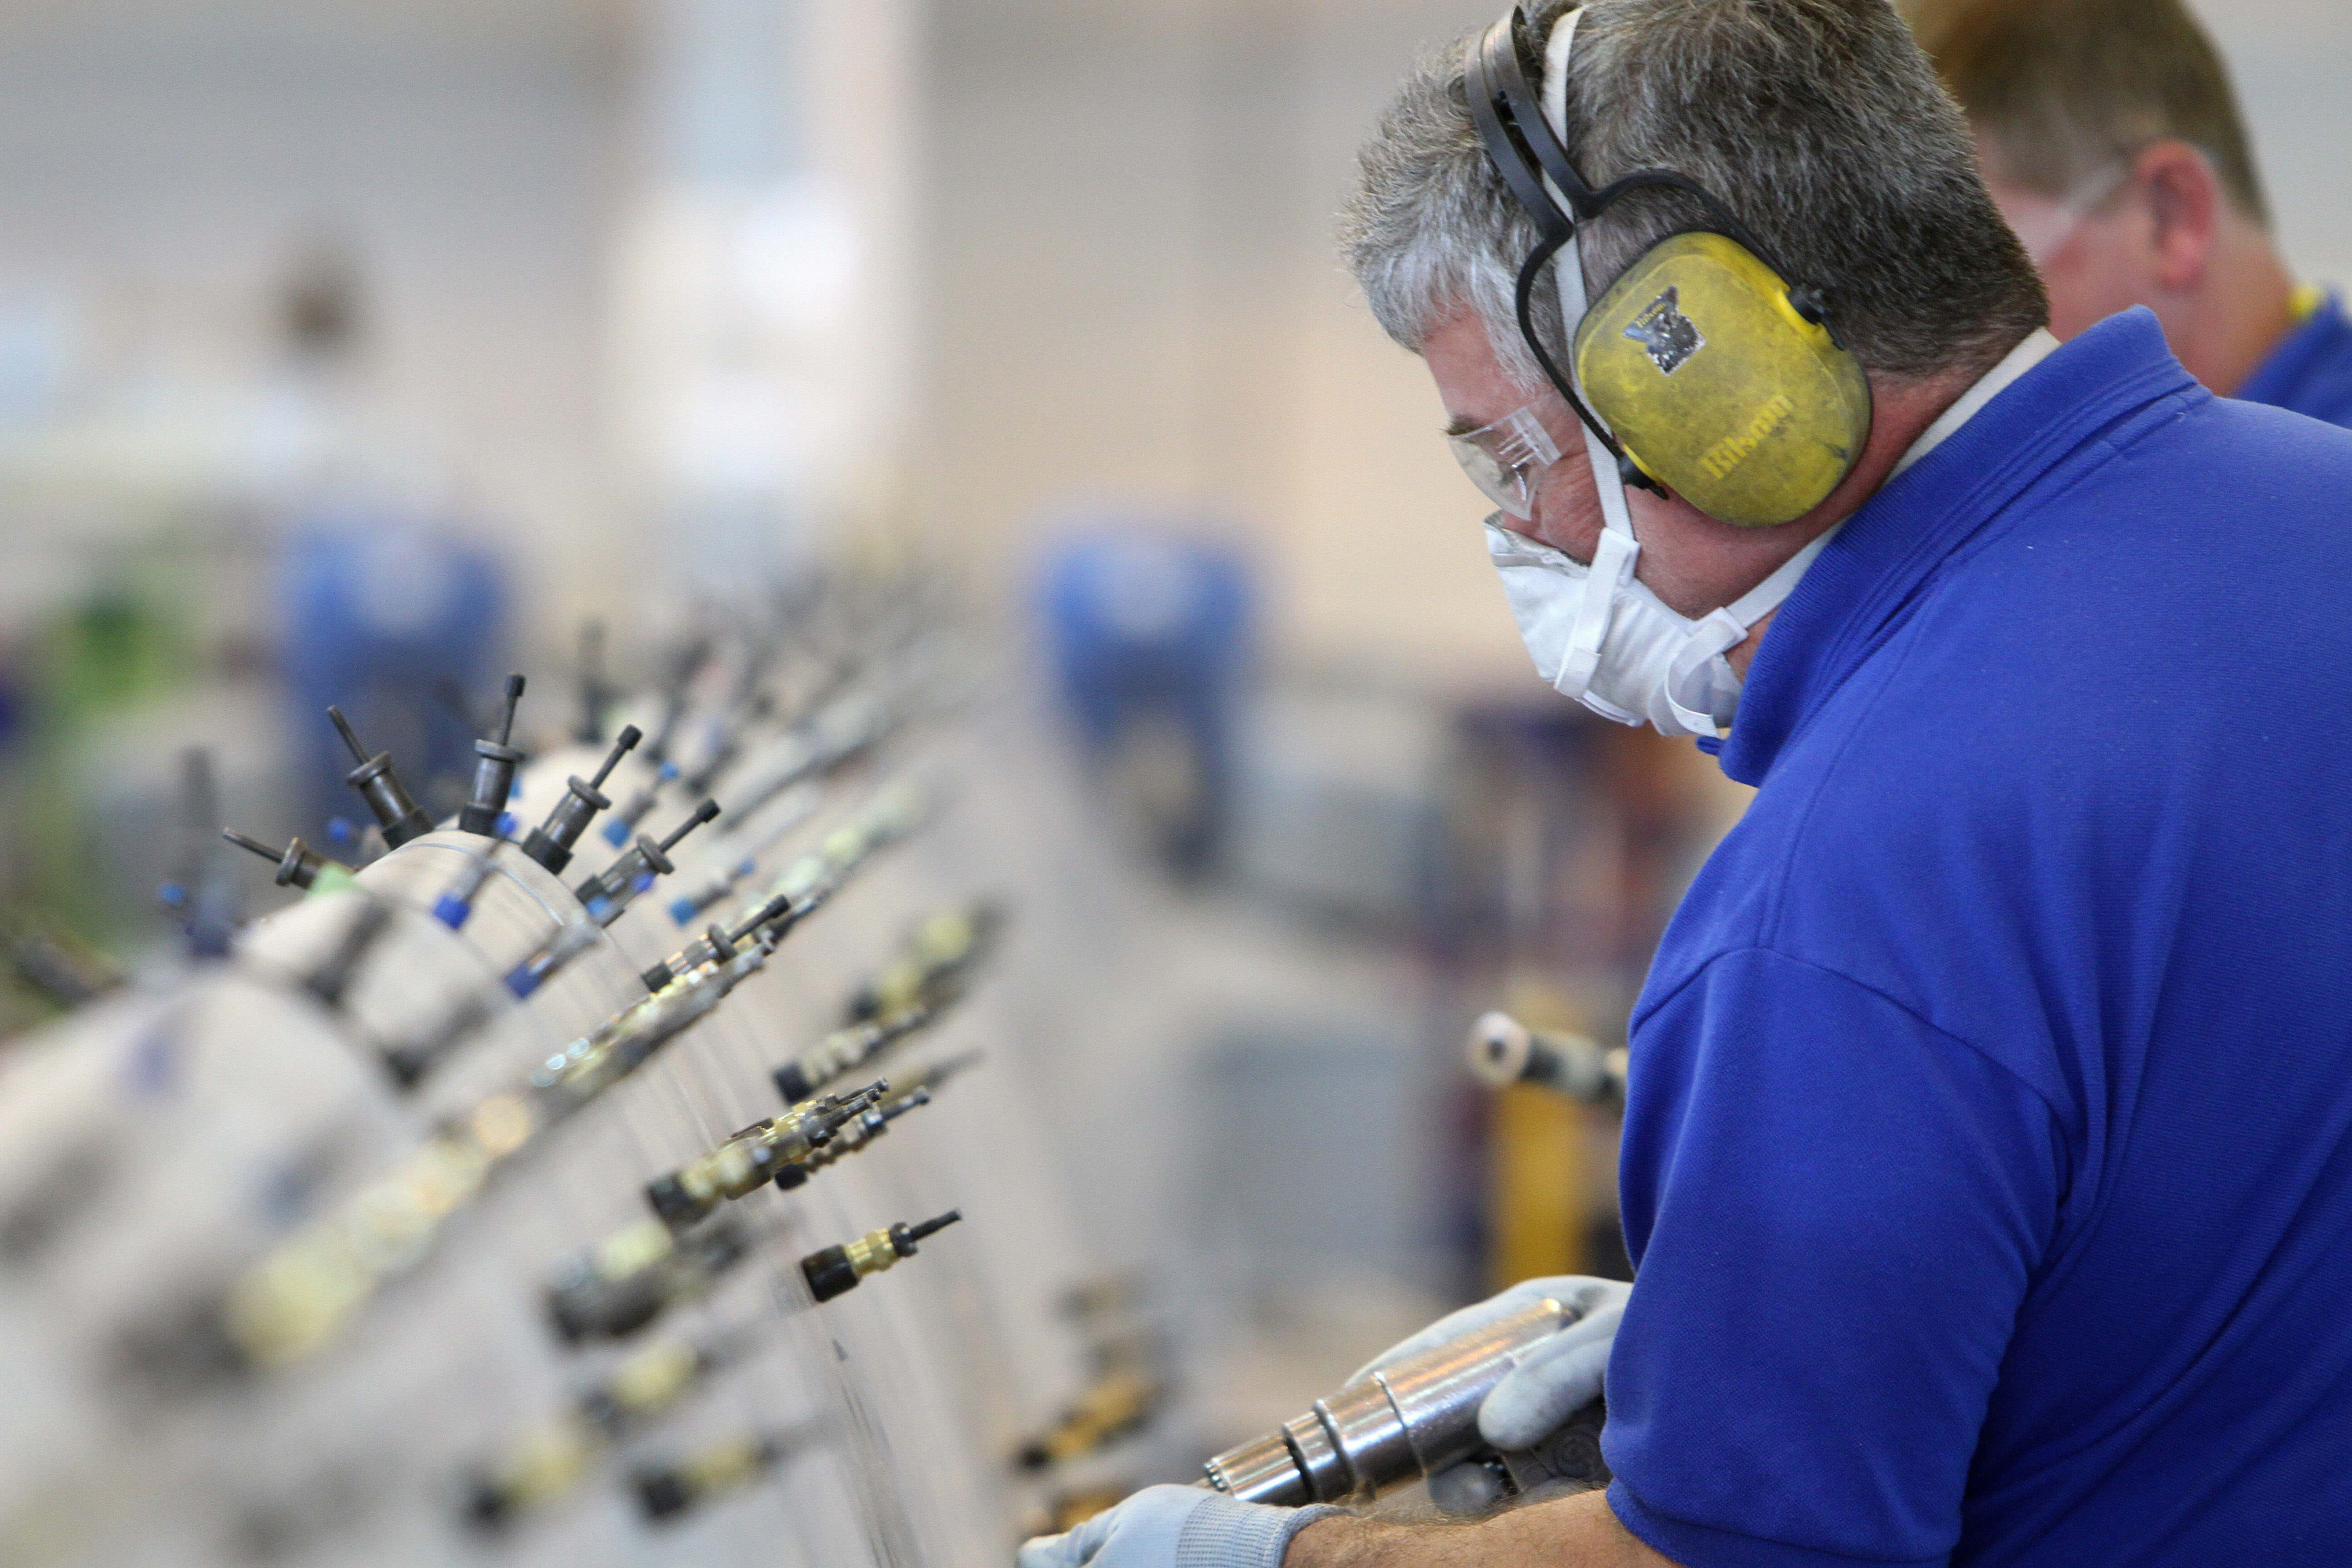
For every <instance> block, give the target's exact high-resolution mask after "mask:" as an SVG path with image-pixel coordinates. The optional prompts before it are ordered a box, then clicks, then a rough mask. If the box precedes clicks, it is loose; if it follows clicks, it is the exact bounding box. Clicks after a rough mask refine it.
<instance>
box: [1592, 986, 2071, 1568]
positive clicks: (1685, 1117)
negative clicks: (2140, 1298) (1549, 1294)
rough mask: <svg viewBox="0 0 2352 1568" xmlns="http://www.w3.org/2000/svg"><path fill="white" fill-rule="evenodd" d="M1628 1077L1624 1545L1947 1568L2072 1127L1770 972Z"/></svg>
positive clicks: (1664, 1044) (1680, 1558)
mask: <svg viewBox="0 0 2352 1568" xmlns="http://www.w3.org/2000/svg"><path fill="white" fill-rule="evenodd" d="M1633 1064H1634V1066H1633V1082H1632V1091H1631V1095H1630V1099H1629V1103H1628V1106H1627V1115H1626V1128H1625V1143H1624V1150H1623V1155H1622V1163H1623V1204H1624V1212H1625V1223H1626V1234H1627V1237H1628V1240H1629V1242H1630V1244H1631V1247H1632V1249H1633V1256H1634V1258H1636V1259H1637V1261H1638V1265H1639V1271H1638V1274H1637V1277H1636V1283H1635V1285H1634V1288H1633V1298H1632V1300H1631V1302H1630V1303H1629V1304H1628V1306H1627V1309H1626V1313H1625V1321H1624V1325H1623V1327H1622V1330H1621V1331H1620V1332H1619V1334H1618V1338H1617V1342H1616V1348H1615V1350H1614V1352H1612V1359H1611V1362H1610V1366H1609V1424H1608V1427H1607V1434H1606V1437H1605V1439H1604V1449H1605V1452H1606V1453H1607V1456H1608V1458H1609V1462H1610V1465H1611V1468H1612V1469H1613V1470H1614V1471H1615V1473H1616V1476H1617V1479H1616V1481H1615V1483H1614V1484H1613V1485H1612V1487H1611V1489H1610V1493H1609V1498H1610V1502H1611V1504H1612V1507H1613V1508H1614V1509H1615V1510H1616V1512H1617V1515H1618V1517H1619V1519H1620V1520H1622V1521H1623V1522H1624V1524H1625V1527H1626V1528H1627V1529H1628V1530H1631V1531H1633V1533H1634V1534H1635V1535H1637V1536H1639V1537H1641V1538H1642V1539H1643V1541H1644V1542H1648V1543H1649V1544H1650V1545H1651V1546H1652V1547H1654V1548H1655V1549H1656V1550H1657V1551H1659V1552H1664V1554H1665V1555H1666V1556H1668V1557H1670V1558H1673V1559H1674V1560H1675V1562H1677V1563H1681V1564H1683V1565H1684V1568H1827V1565H1830V1564H1840V1565H1845V1568H1851V1565H1852V1564H1853V1563H1857V1562H1861V1563H1906V1564H1910V1563H1927V1564H1942V1563H1946V1562H1947V1561H1948V1558H1949V1556H1950V1553H1951V1552H1952V1551H1953V1548H1954V1546H1955V1545H1956V1543H1957V1542H1958V1539H1959V1533H1960V1507H1961V1495H1962V1492H1963V1490H1964V1488H1965V1486H1966V1482H1967V1479H1968V1473H1969V1458H1970V1456H1971V1455H1972V1454H1973V1453H1974V1451H1975V1448H1976V1446H1977V1436H1978V1433H1979V1429H1980V1428H1981V1427H1982V1426H1983V1424H1984V1418H1985V1413H1986V1408H1987V1404H1988V1401H1989V1399H1990V1394H1991V1391H1992V1387H1993V1384H1994V1382H1995V1380H1996V1378H1997V1377H1998V1375H1999V1373H2000V1364H2001V1358H2002V1355H2003V1353H2004V1352H2005V1350H2006V1348H2007V1345H2008V1342H2009V1339H2010V1335H2011V1328H2012V1326H2013V1324H2014V1323H2015V1321H2016V1317H2017V1312H2018V1308H2019V1305H2020V1303H2021V1300H2023V1297H2024V1294H2025V1291H2026V1289H2027V1287H2028V1283H2029V1280H2030V1279H2031V1277H2032V1272H2033V1270H2034V1268H2036V1266H2037V1265H2038V1263H2039V1261H2040V1259H2041V1258H2042V1256H2043V1254H2044V1252H2045V1251H2046V1249H2047V1247H2048V1246H2049V1244H2050V1239H2051V1237H2052V1235H2053V1230H2054V1227H2055V1224H2056V1215H2057V1212H2058V1207H2059V1204H2060V1202H2061V1199H2062V1196H2063V1192H2062V1188H2063V1182H2064V1171H2065V1168H2066V1154H2065V1148H2064V1143H2063V1137H2062V1135H2061V1133H2060V1131H2059V1123H2058V1121H2057V1119H2056V1118H2055V1117H2054V1116H2053V1113H2052V1111H2051V1109H2050V1107H2049V1106H2048V1105H2047V1103H2046V1102H2045V1101H2043V1100H2042V1099H2041V1098H2040V1096H2038V1095H2037V1094H2036V1093H2035V1092H2034V1091H2033V1090H2032V1089H2029V1088H2028V1087H2027V1086H2026V1085H2025V1084H2024V1083H2023V1082H2022V1081H2021V1079H2018V1078H2017V1077H2016V1076H2015V1075H2014V1074H2012V1073H2011V1072H2010V1071H2009V1070H2008V1069H2007V1068H2002V1067H2000V1065H1998V1064H1997V1063H1995V1062H1994V1061H1992V1060H1991V1059H1990V1058H1987V1057H1985V1056H1984V1055H1982V1054H1980V1053H1979V1052H1978V1051H1977V1050H1976V1049H1974V1048H1973V1047H1970V1046H1969V1045H1968V1044H1966V1043H1965V1042H1963V1041H1961V1040H1958V1039H1957V1038H1955V1037H1952V1036H1950V1035H1948V1034H1945V1033H1943V1032H1942V1031H1940V1030H1938V1029H1936V1028H1934V1027H1933V1026H1929V1025H1928V1024H1927V1023H1926V1022H1924V1021H1923V1020H1921V1019H1920V1018H1918V1017H1917V1016H1914V1015H1913V1014H1912V1013H1911V1012H1909V1011H1908V1010H1907V1009H1906V1008H1905V1007H1903V1006H1901V1005H1897V1004H1896V1003H1895V1002H1894V1001H1892V1000H1890V999H1889V998H1887V997H1886V996H1884V995H1882V994H1879V993H1878V992H1876V991H1874V990H1872V989H1870V988H1868V987H1866V986H1864V985H1862V984H1858V983H1856V982H1854V981H1853V980H1849V979H1847V978H1845V977H1844V976H1843V975H1840V974H1837V973H1832V972H1831V971H1829V970H1825V969H1822V968H1820V967H1818V966H1815V965H1812V964H1809V963H1801V962H1799V961H1797V960H1794V959H1790V958H1788V957H1785V956H1783V955H1781V954H1779V953H1776V952H1767V951H1761V950H1748V951H1743V952H1733V953H1729V954H1727V955H1725V956H1723V957H1720V958H1718V959H1717V960H1716V961H1715V962H1714V963H1711V964H1710V965H1709V966H1708V967H1707V968H1706V970H1704V971H1703V972H1701V973H1699V974H1698V975H1697V976H1696V978H1694V979H1693V980H1691V981H1690V982H1689V983H1688V984H1685V985H1684V986H1683V987H1682V988H1681V990H1680V991H1678V992H1677V993H1675V994H1673V995H1672V996H1670V997H1668V998H1666V999H1665V1000H1664V1002H1662V1003H1660V1004H1659V1005H1656V1006H1655V1007H1654V1008H1653V1009H1652V1010H1651V1011H1650V1012H1649V1013H1648V1015H1647V1016H1644V1017H1643V1019H1642V1020H1641V1021H1640V1023H1639V1026H1637V1028H1636V1030H1635V1034H1634V1041H1633Z"/></svg>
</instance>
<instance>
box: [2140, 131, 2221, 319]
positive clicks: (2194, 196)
mask: <svg viewBox="0 0 2352 1568" xmlns="http://www.w3.org/2000/svg"><path fill="white" fill-rule="evenodd" d="M2131 177H2132V184H2133V185H2134V186H2136V187H2137V189H2138V191H2139V193H2140V197H2141V199H2142V201H2143V202H2144V203H2145V204H2146V205H2147V213H2148V221H2149V230H2148V242H2149V248H2150V252H2151V254H2150V258H2149V259H2150V262H2151V265H2152V270H2153V272H2154V274H2155V278H2156V280H2157V282H2158V283H2159V284H2160V285H2162V286H2163V287H2164V288H2167V289H2191V288H2194V287H2196V286H2197V284H2199V283H2200V282H2202V281H2203V280H2204V277H2205V269H2206V268H2208V267H2209V266H2210V265H2211V263H2212V259H2213V253H2214V251H2215V249H2216V248H2217V247H2219V245H2220V241H2221V218H2222V204H2223V203H2225V202H2226V201H2227V200H2228V199H2229V198H2228V197H2227V196H2226V195H2223V194H2222V190H2221V180H2220V179H2219V178H2218V177H2217V176H2216V175H2215V174H2214V173H2213V165H2212V163H2211V162H2210V160H2208V159H2207V158H2206V156H2205V154H2204V153H2200V152H2199V151H2198V150H2197V149H2196V148H2194V147H2192V146H2190V145H2189V143H2188V142H2178V141H2165V142H2156V143H2155V144H2154V145H2152V146H2150V147H2148V148H2147V150H2146V151H2145V152H2143V153H2140V155H2139V156H2138V157H2137V159H2135V160H2133V163H2132V176H2131Z"/></svg>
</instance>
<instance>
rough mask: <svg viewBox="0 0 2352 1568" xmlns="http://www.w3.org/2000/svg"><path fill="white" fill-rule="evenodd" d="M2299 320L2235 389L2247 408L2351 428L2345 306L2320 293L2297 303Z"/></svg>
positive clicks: (2351, 371)
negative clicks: (2256, 405) (2284, 411)
mask: <svg viewBox="0 0 2352 1568" xmlns="http://www.w3.org/2000/svg"><path fill="white" fill-rule="evenodd" d="M2296 302H2297V304H2298V305H2299V306H2300V307H2301V309H2300V310H2299V311H2298V314H2299V315H2300V316H2301V318H2302V319H2301V320H2300V321H2298V322H2297V323H2296V325H2295V329H2294V331H2292V332H2290V333H2288V334H2287V336H2286V339H2285V341H2284V342H2281V343H2280V344H2279V346H2278V347H2277V348H2275V349H2273V351H2271V356H2270V357H2269V358H2268V359H2266V360H2264V361H2263V363H2261V365H2259V366H2258V367H2256V369H2255V371H2254V374H2252V375H2251V376H2249V377H2248V378H2247V379H2246V383H2245V384H2244V385H2243V386H2241V387H2240V388H2238V396H2239V397H2241V398H2242V399H2243V400H2244V401H2246V402H2248V403H2267V404H2269V405H2272V406H2273V407H2274V408H2288V409H2293V410H2294V412H2295V413H2297V414H2307V415H2309V416H2311V417H2312V418H2314V419H2325V420H2326V421H2327V423H2328V424H2330V425H2341V426H2346V427H2347V428H2352V321H2347V320H2345V316H2344V304H2343V301H2342V300H2338V299H2337V298H2336V296H2335V295H2333V294H2330V293H2327V292H2325V291H2324V290H2322V289H2305V291H2304V293H2303V295H2302V297H2301V298H2300V299H2299V300H2297V301H2296Z"/></svg>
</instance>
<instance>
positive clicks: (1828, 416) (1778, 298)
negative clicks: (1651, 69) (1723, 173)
mask: <svg viewBox="0 0 2352 1568" xmlns="http://www.w3.org/2000/svg"><path fill="white" fill-rule="evenodd" d="M1570 363H1573V364H1574V365H1575V366H1576V379H1577V381H1578V383H1579V384H1581V385H1582V386H1583V388H1584V395H1585V396H1586V398H1587V399H1588V400H1589V401H1590V402H1591V405H1592V408H1593V410H1594V411H1595V412H1596V413H1598V414H1599V415H1600V416H1601V417H1602V418H1603V419H1605V420H1607V421H1608V422H1609V426H1610V428H1611V429H1612V431H1613V432H1614V433H1615V434H1616V437H1617V439H1618V441H1619V443H1620V444H1621V445H1622V447H1624V449H1625V454H1626V455H1627V456H1628V457H1630V458H1633V461H1634V462H1635V463H1637V464H1639V465H1640V466H1641V468H1642V469H1643V472H1645V473H1647V474H1649V475H1651V476H1652V477H1654V478H1655V479H1659V480H1661V481H1663V482H1664V484H1665V485H1666V486H1667V487H1668V488H1670V489H1673V490H1674V491H1675V493H1676V494H1677V495H1680V496H1681V497H1682V498H1683V499H1684V500H1687V501H1688V502H1690V503H1691V505H1693V506H1695V507H1696V508H1698V510H1701V511H1703V512H1705V513H1706V514H1707V515H1708V516H1709V517H1713V518H1719V519H1721V520H1722V521H1725V522H1730V523H1737V524H1738V525H1739V526H1741V527H1743V528H1769V527H1772V526H1774V525H1775V524H1778V523H1783V522H1791V521H1795V520H1796V519H1798V518H1801V517H1802V516H1804V515H1805V513H1807V512H1809V511H1811V510H1813V508H1815V507H1817V506H1819V505H1821V504H1822V501H1823V500H1827V499H1828V497H1829V494H1830V492H1831V491H1832V490H1833V489H1837V487H1838V485H1839V484H1840V483H1841V482H1842V481H1843V479H1845V477H1846V475H1847V474H1848V473H1850V472H1852V471H1853V465H1854V462H1855V460H1856V459H1857V458H1860V457H1861V456H1862V448H1863V445H1864V442H1866V441H1867V440H1869V438H1870V415H1871V408H1870V383H1869V381H1868V379H1867V378H1865V377H1864V374H1862V366H1861V365H1860V364H1859V363H1857V362H1856V361H1855V359H1854V357H1853V355H1852V354H1850V353H1846V351H1845V350H1844V349H1843V348H1841V347H1839V346H1838V344H1837V342H1836V340H1834V339H1833V338H1832V337H1831V336H1830V333H1829V329H1828V328H1826V327H1824V326H1822V325H1821V324H1819V323H1817V322H1814V321H1807V320H1806V319H1805V318H1804V317H1803V316H1802V315H1801V314H1799V313H1798V311H1797V309H1796V307H1795V306H1794V305H1793V304H1791V303H1790V288H1789V285H1788V284H1787V282H1786V281H1784V280H1783V279H1781V277H1780V274H1779V273H1778V272H1775V271H1774V270H1772V268H1769V267H1767V266H1766V265H1765V264H1764V263H1763V262H1761V261H1759V260H1758V259H1757V258H1756V256H1755V254H1754V253H1753V252H1752V251H1750V250H1748V247H1746V246H1743V245H1741V244H1740V243H1739V242H1738V241H1737V240H1735V239H1730V238H1727V237H1725V236H1723V235H1720V234H1707V233H1691V234H1677V235H1675V236H1673V237H1670V238H1668V239H1665V240H1664V241H1662V242H1660V243H1659V244H1658V245H1656V246H1654V247H1652V248H1651V249H1649V250H1647V251H1645V252H1643V255H1642V256H1641V258H1639V259H1638V260H1636V261H1635V262H1634V263H1633V266H1632V267H1630V268H1626V270H1625V272H1624V275H1623V276H1622V277H1620V278H1619V279H1617V281H1616V282H1615V283H1614V284H1612V286H1611V287H1610V289H1609V291H1608V292H1607V293H1605V294H1603V295H1602V296H1601V298H1600V300H1598V301H1597V302H1595V303H1594V305H1593V306H1592V308H1591V310H1588V311H1586V312H1585V316H1584V320H1583V321H1581V322H1580V323H1579V324H1578V326H1577V329H1576V340H1575V343H1574V346H1573V348H1572V350H1571V353H1570Z"/></svg>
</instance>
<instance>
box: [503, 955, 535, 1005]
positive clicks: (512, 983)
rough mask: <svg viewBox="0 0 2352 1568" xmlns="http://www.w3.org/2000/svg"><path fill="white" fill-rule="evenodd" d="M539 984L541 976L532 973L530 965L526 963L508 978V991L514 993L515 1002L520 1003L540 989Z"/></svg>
mask: <svg viewBox="0 0 2352 1568" xmlns="http://www.w3.org/2000/svg"><path fill="white" fill-rule="evenodd" d="M539 982H540V976H538V975H536V974H534V973H531V970H530V965H529V964H527V963H526V964H524V965H523V966H522V967H521V968H520V969H518V970H516V971H515V972H514V973H511V974H509V975H508V976H507V989H508V990H509V991H511V992H513V993H514V995H515V1000H516V1001H518V1002H520V1001H521V1000H522V999H523V998H524V997H526V996H529V995H530V994H531V993H532V992H534V991H536V990H538V989H539Z"/></svg>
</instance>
